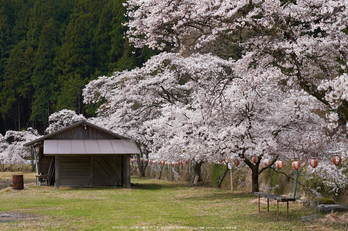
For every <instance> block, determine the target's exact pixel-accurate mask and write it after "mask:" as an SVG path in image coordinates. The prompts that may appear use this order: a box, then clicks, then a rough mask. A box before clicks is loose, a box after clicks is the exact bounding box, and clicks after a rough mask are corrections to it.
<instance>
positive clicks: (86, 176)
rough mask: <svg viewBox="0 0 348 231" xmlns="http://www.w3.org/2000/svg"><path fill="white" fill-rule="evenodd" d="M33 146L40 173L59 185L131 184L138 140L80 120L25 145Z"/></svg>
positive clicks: (137, 150) (49, 181)
mask: <svg viewBox="0 0 348 231" xmlns="http://www.w3.org/2000/svg"><path fill="white" fill-rule="evenodd" d="M24 145H25V146H29V147H31V148H33V149H34V150H35V152H36V157H37V159H36V160H37V172H38V174H42V175H47V176H48V184H49V185H53V184H54V185H55V187H56V188H59V186H126V187H128V188H129V187H130V155H137V154H139V149H138V148H137V146H136V144H135V142H134V141H132V140H130V139H128V138H126V137H123V136H120V135H118V134H116V133H113V132H111V131H109V130H106V129H104V128H101V127H99V126H96V125H94V124H91V123H89V122H87V121H80V122H77V123H75V124H73V125H70V126H68V127H65V128H63V129H61V130H59V131H56V132H53V133H51V134H48V135H45V136H42V137H40V138H38V139H36V140H33V141H31V142H28V143H26V144H24Z"/></svg>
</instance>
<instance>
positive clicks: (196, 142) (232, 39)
mask: <svg viewBox="0 0 348 231" xmlns="http://www.w3.org/2000/svg"><path fill="white" fill-rule="evenodd" d="M127 7H128V17H129V18H130V20H129V22H128V23H126V26H127V27H128V28H129V30H128V32H127V35H128V37H129V40H130V41H131V42H132V43H133V44H134V45H135V46H136V47H142V46H149V47H151V48H157V49H168V48H170V49H173V51H176V52H180V53H181V54H184V55H185V56H186V55H187V53H185V50H191V51H190V52H191V53H193V54H191V56H189V57H186V58H183V57H181V56H180V55H179V54H178V53H162V54H160V55H158V56H155V57H153V58H152V59H150V60H149V61H148V62H147V63H146V64H145V65H144V67H143V68H137V69H134V70H132V71H127V72H122V73H115V74H114V75H113V76H112V77H110V78H108V77H100V78H99V79H98V80H95V81H92V82H91V83H90V84H88V85H87V86H86V88H85V90H84V93H83V94H84V97H85V103H93V102H96V101H99V100H101V99H105V100H106V103H104V104H103V105H102V106H101V107H100V108H99V111H98V113H99V120H100V122H101V123H104V124H105V125H106V126H107V127H109V128H111V129H114V130H119V131H121V132H122V133H123V134H127V135H128V136H130V137H131V138H133V139H135V140H136V141H137V142H138V144H139V147H140V148H141V150H142V152H143V153H144V154H145V156H146V157H148V155H150V158H154V159H157V160H161V159H164V160H167V161H178V160H180V159H190V160H194V161H195V162H196V163H202V161H205V160H207V161H212V162H214V161H215V162H216V161H223V160H226V159H227V158H236V157H238V158H242V159H243V161H244V162H245V164H246V165H247V166H248V167H249V168H250V169H251V170H252V175H253V176H252V179H253V189H252V190H253V191H257V190H258V176H259V175H260V174H261V173H262V172H263V171H264V170H265V169H267V168H270V167H271V165H270V166H267V167H260V165H261V160H262V159H263V158H271V159H272V163H274V162H275V161H276V159H277V158H278V157H279V156H281V157H282V158H288V159H294V158H296V159H301V160H305V159H306V158H307V159H308V158H310V157H311V156H313V155H314V156H315V155H317V156H320V157H321V158H327V157H326V154H327V153H328V150H330V149H335V145H334V144H333V143H334V142H341V143H342V144H344V139H345V137H343V136H342V134H344V130H345V127H342V126H341V127H339V128H336V130H335V132H336V133H337V135H336V136H334V134H332V133H330V131H327V130H325V129H324V128H323V127H322V126H321V125H322V124H328V125H329V128H331V129H334V128H335V127H337V125H336V124H335V122H336V121H339V122H343V124H345V122H346V120H347V119H346V114H347V113H346V111H347V108H346V106H345V103H344V100H345V95H344V94H343V93H342V94H341V95H340V94H338V93H337V92H336V93H332V92H334V91H338V92H343V91H342V89H341V88H340V86H339V87H336V88H335V87H333V86H337V85H338V83H341V82H344V81H343V80H341V79H342V78H343V79H344V78H345V74H344V72H345V66H344V65H345V64H346V61H347V60H346V56H347V41H348V40H347V36H346V33H345V29H346V22H347V20H348V17H347V2H346V1H343V0H340V1H339V0H338V1H333V0H331V1H330V0H329V1H326V0H325V1H324V0H316V1H310V2H308V1H303V0H298V1H296V2H294V1H273V0H272V1H271V0H263V1H261V0H249V1H245V0H236V1H227V0H222V1H212V0H205V1H192V0H178V1H168V0H164V1H158V0H147V1H144V0H129V1H127ZM235 44H237V46H239V48H240V50H241V51H242V56H241V57H240V58H239V59H237V60H236V61H233V60H231V59H229V57H232V56H233V54H232V53H230V51H231V49H230V46H232V45H235ZM206 47H208V48H209V49H204V48H206ZM207 50H208V51H210V52H212V53H205V54H204V55H202V54H194V53H195V52H199V51H201V52H206V51H207ZM217 56H220V57H223V58H224V59H221V58H218V57H217ZM342 76H343V77H342ZM338 80H339V81H338ZM337 95H339V98H337ZM330 96H333V97H330ZM335 97H336V98H335ZM337 99H338V102H334V100H337ZM328 109H329V110H330V113H328V115H327V117H328V120H326V119H325V118H324V117H323V116H322V114H323V113H322V111H326V110H328ZM331 112H335V113H331ZM327 121H329V123H327ZM308 137H311V139H308ZM319 141H320V142H319ZM333 141H334V142H333ZM254 155H255V156H256V157H258V158H257V161H256V163H252V162H251V161H250V159H251V158H250V157H251V156H254Z"/></svg>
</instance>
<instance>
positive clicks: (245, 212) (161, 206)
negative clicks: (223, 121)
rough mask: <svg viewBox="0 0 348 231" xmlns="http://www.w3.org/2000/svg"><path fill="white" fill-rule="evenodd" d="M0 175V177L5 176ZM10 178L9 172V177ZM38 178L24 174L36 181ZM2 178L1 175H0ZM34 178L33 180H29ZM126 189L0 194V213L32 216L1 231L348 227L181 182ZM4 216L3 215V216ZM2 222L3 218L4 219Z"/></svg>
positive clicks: (31, 189)
mask: <svg viewBox="0 0 348 231" xmlns="http://www.w3.org/2000/svg"><path fill="white" fill-rule="evenodd" d="M1 174H4V173H0V179H1V178H3V177H4V176H2V175H1ZM7 174H9V173H7ZM34 175H35V174H25V175H24V182H25V183H26V180H27V181H28V182H32V180H33V178H34ZM1 176H2V177H1ZM30 180H31V181H30ZM132 183H138V184H139V186H134V187H132V189H126V188H114V187H106V188H64V187H62V188H61V189H59V190H56V189H54V187H47V186H41V187H37V186H34V185H33V183H30V184H29V185H27V186H26V187H25V189H24V190H13V189H9V188H8V189H3V190H1V191H0V213H4V212H11V213H18V214H29V215H35V216H29V217H28V218H23V219H17V221H11V222H0V230H4V229H8V230H51V229H52V230H54V229H57V230H187V229H189V230H336V229H337V230H344V229H345V228H346V229H347V227H348V225H347V224H345V225H344V224H336V225H333V224H325V223H320V222H311V223H304V222H302V221H301V216H303V215H310V214H313V213H315V211H313V210H308V209H306V208H304V207H303V206H302V204H300V203H290V218H289V219H286V207H285V204H284V205H282V206H281V207H280V211H281V214H280V220H279V221H277V220H276V206H275V205H271V207H270V213H267V212H266V205H262V207H261V210H262V211H261V213H260V214H259V213H258V209H257V208H258V205H257V203H255V202H256V201H257V200H256V199H257V197H255V196H253V195H252V194H249V193H241V192H239V193H237V192H236V193H231V191H228V190H222V189H214V188H203V187H192V186H188V185H187V184H185V183H182V182H176V183H173V182H167V181H161V180H148V179H140V178H132ZM0 218H1V217H0ZM0 220H1V219H0Z"/></svg>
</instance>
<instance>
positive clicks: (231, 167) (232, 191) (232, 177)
mask: <svg viewBox="0 0 348 231" xmlns="http://www.w3.org/2000/svg"><path fill="white" fill-rule="evenodd" d="M232 169H233V167H231V169H230V170H231V191H232V192H233V173H232Z"/></svg>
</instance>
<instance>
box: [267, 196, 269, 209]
mask: <svg viewBox="0 0 348 231" xmlns="http://www.w3.org/2000/svg"><path fill="white" fill-rule="evenodd" d="M267 212H269V198H267Z"/></svg>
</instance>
